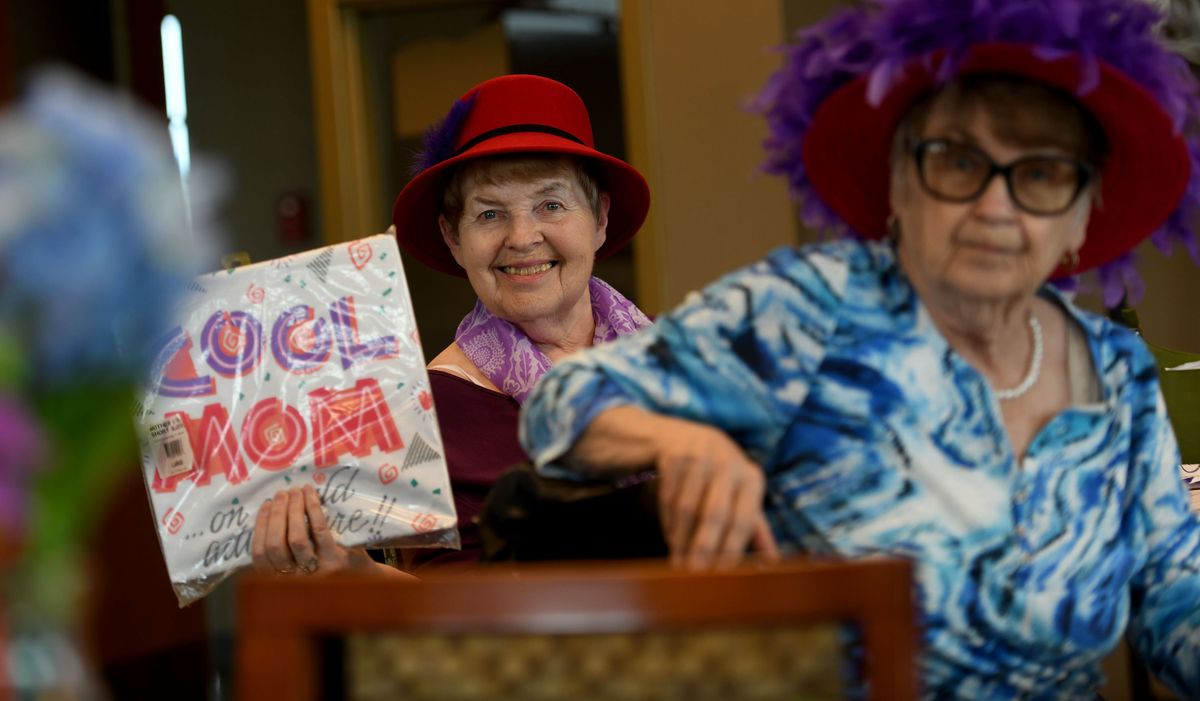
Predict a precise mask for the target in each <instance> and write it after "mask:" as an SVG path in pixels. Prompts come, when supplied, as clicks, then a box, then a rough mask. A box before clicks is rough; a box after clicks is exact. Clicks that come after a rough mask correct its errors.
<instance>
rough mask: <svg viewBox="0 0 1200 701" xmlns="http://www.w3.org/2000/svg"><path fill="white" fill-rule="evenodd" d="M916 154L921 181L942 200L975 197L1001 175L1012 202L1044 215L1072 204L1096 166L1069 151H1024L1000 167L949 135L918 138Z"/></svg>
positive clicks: (1051, 213)
mask: <svg viewBox="0 0 1200 701" xmlns="http://www.w3.org/2000/svg"><path fill="white" fill-rule="evenodd" d="M912 156H913V160H915V161H916V163H917V174H918V176H919V177H920V180H921V186H922V187H924V188H925V191H926V192H928V193H929V194H930V195H932V196H934V197H936V198H938V199H940V200H945V201H946V202H970V201H971V200H974V199H975V198H977V197H979V196H980V195H982V194H983V191H984V190H985V189H987V186H988V183H990V182H991V181H992V178H994V177H995V176H996V175H1002V176H1004V183H1005V185H1007V186H1008V195H1009V197H1011V198H1012V201H1013V204H1015V205H1016V206H1017V207H1018V208H1019V209H1022V210H1024V211H1026V212H1029V213H1030V214H1036V215H1040V216H1053V215H1055V214H1062V213H1063V212H1065V211H1067V210H1068V209H1070V208H1071V205H1072V204H1074V203H1075V200H1076V198H1078V197H1079V193H1081V192H1083V189H1084V188H1085V187H1087V184H1088V181H1089V180H1090V179H1091V177H1092V174H1093V171H1094V169H1093V168H1092V166H1090V165H1088V164H1087V163H1084V162H1083V161H1080V160H1077V159H1075V158H1070V157H1068V156H1025V157H1024V158H1018V159H1017V160H1015V161H1013V162H1012V163H1009V164H1007V165H1003V166H1001V165H997V164H996V162H995V161H993V160H992V159H991V157H990V156H988V155H987V154H986V153H984V152H983V151H982V150H981V149H979V148H977V147H975V146H972V145H970V144H964V143H961V142H958V141H951V140H950V139H925V140H923V141H918V142H917V143H916V144H915V145H914V146H913V147H912Z"/></svg>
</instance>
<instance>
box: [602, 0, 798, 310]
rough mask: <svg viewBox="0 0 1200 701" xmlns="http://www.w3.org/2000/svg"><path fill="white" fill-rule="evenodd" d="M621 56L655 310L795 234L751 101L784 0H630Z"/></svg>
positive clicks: (641, 256)
mask: <svg viewBox="0 0 1200 701" xmlns="http://www.w3.org/2000/svg"><path fill="white" fill-rule="evenodd" d="M621 31H622V39H621V41H622V52H623V59H622V60H623V63H624V66H623V70H624V75H623V77H624V80H625V95H626V122H627V129H628V133H629V141H630V157H631V160H632V161H633V163H634V165H635V166H637V167H638V168H639V169H641V170H642V172H643V173H644V174H645V175H646V177H647V179H648V180H649V182H650V188H651V192H652V194H653V205H652V208H651V209H652V217H651V219H650V221H648V222H647V225H646V227H645V228H643V231H642V233H641V234H640V235H639V236H638V238H637V239H635V244H634V245H635V251H636V256H635V261H636V265H637V275H638V278H637V289H638V296H639V300H640V301H641V303H642V304H643V305H645V307H646V309H647V310H648V311H651V312H659V311H663V310H664V309H667V308H670V307H672V306H674V305H675V304H677V303H678V302H679V301H680V300H682V298H683V297H684V295H685V294H687V292H689V291H690V290H694V289H697V288H699V287H702V286H703V285H705V284H707V283H709V282H711V281H713V280H714V279H716V278H717V277H718V276H720V275H721V274H722V273H725V272H728V271H730V270H732V269H734V268H736V267H738V266H741V265H744V264H746V263H748V262H751V261H753V260H755V259H757V258H760V257H761V256H762V255H763V254H764V253H766V252H767V251H768V250H770V249H771V248H774V247H776V246H779V245H783V244H790V243H794V242H795V241H796V237H797V234H796V225H795V223H794V216H793V214H792V207H791V204H790V202H789V200H788V197H787V193H786V187H785V184H784V183H783V181H782V180H781V179H779V178H773V177H767V176H764V175H761V174H759V172H758V165H759V163H760V161H761V160H762V157H763V150H762V146H761V142H762V139H763V136H764V135H765V133H766V127H765V123H764V121H763V119H762V118H761V117H760V116H758V115H755V114H753V113H751V112H749V111H748V110H747V109H746V106H745V103H746V101H747V100H748V98H750V97H751V96H753V95H754V94H755V93H756V92H757V91H758V90H759V88H760V87H761V86H762V84H763V81H764V80H765V79H766V77H767V76H768V75H769V74H770V73H771V71H773V70H774V69H775V68H776V67H777V66H778V61H779V57H778V55H776V54H774V53H771V52H770V51H769V50H768V49H769V48H770V47H773V46H777V45H779V44H780V43H781V41H782V40H783V36H784V30H783V17H782V11H781V8H780V5H779V3H778V2H766V1H759V0H756V1H754V2H742V3H730V2H727V0H690V1H688V2H683V1H682V0H678V1H676V0H626V1H625V3H624V4H623V5H622V27H621Z"/></svg>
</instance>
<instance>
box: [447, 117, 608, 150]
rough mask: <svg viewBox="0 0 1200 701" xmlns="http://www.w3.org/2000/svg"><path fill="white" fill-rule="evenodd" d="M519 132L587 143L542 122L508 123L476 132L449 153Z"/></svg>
mask: <svg viewBox="0 0 1200 701" xmlns="http://www.w3.org/2000/svg"><path fill="white" fill-rule="evenodd" d="M520 132H536V133H538V134H550V135H551V136H559V137H562V138H564V139H567V140H569V141H574V142H575V143H577V144H579V145H580V146H587V144H585V143H583V139H580V138H579V137H578V136H575V135H574V134H572V133H571V132H569V131H563V130H562V129H556V128H554V127H548V126H546V125H544V124H510V125H508V126H506V127H498V128H496V129H489V130H488V131H485V132H483V133H482V134H476V135H475V136H474V137H473V138H472V139H471V140H470V141H468V142H467V143H465V144H463V145H462V146H459V147H458V148H457V149H455V151H454V153H452V154H451V155H450V158H454V157H455V156H458V155H461V154H462V153H464V152H466V151H469V150H470V149H472V148H474V147H475V146H476V145H478V144H480V143H482V142H484V141H487V140H488V139H494V138H496V137H497V136H504V135H505V134H517V133H520Z"/></svg>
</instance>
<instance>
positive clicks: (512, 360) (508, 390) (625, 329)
mask: <svg viewBox="0 0 1200 701" xmlns="http://www.w3.org/2000/svg"><path fill="white" fill-rule="evenodd" d="M588 293H589V294H590V295H591V298H592V319H594V320H595V322H596V332H595V334H594V335H593V336H592V343H593V344H595V343H604V342H605V341H611V340H613V339H615V338H617V337H618V336H627V335H629V334H631V333H633V332H634V331H637V330H638V329H641V328H644V327H646V326H650V324H651V321H650V319H649V318H648V317H647V316H646V315H645V314H643V313H642V310H640V309H638V308H637V307H636V306H634V304H633V302H630V301H629V300H628V299H626V298H625V297H624V296H623V295H622V294H621V293H620V292H617V291H616V290H614V289H613V288H612V287H611V286H609V284H608V283H606V282H604V281H603V280H601V279H600V278H597V277H593V278H592V279H591V280H590V281H589V282H588ZM454 342H455V343H457V344H458V347H459V348H461V349H462V350H463V352H464V353H466V354H467V357H468V358H470V359H471V362H472V363H475V367H477V368H479V370H480V371H481V372H483V374H484V375H485V376H486V377H487V378H488V379H489V380H491V381H492V384H494V385H496V386H497V387H499V388H500V390H501V391H502V392H504V393H505V394H507V395H509V396H510V397H512V398H513V399H515V400H517V403H518V404H524V403H525V397H527V396H529V391H530V390H531V389H533V386H534V384H536V383H537V381H538V380H540V379H541V378H542V375H545V374H546V371H547V370H549V369H550V366H551V364H552V363H551V362H550V358H548V357H546V354H545V353H543V352H542V351H541V350H539V349H538V347H537V346H536V345H534V344H533V342H532V341H530V340H529V337H528V336H526V335H525V332H524V331H522V330H521V329H520V328H519V327H518V326H517V325H516V324H513V323H512V322H510V321H505V320H504V319H501V318H500V317H498V316H495V315H493V314H492V313H491V312H489V311H488V310H487V307H485V306H483V302H480V301H478V300H476V302H475V308H474V309H472V310H471V312H470V313H469V314H467V316H466V317H464V318H463V320H462V322H461V323H460V324H459V325H458V331H457V332H455V334H454Z"/></svg>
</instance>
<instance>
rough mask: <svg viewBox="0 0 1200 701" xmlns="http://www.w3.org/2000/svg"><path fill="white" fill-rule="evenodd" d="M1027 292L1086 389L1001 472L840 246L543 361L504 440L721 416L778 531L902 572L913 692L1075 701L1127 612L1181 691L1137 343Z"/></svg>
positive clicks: (930, 333) (874, 249)
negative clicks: (1047, 310) (917, 637)
mask: <svg viewBox="0 0 1200 701" xmlns="http://www.w3.org/2000/svg"><path fill="white" fill-rule="evenodd" d="M1043 294H1044V295H1046V296H1047V297H1049V298H1050V299H1051V300H1053V301H1056V302H1057V303H1059V304H1060V305H1062V307H1063V308H1064V309H1065V310H1066V311H1067V312H1068V313H1069V314H1070V315H1071V316H1072V317H1073V318H1074V319H1075V320H1076V321H1077V322H1078V323H1079V324H1080V325H1081V326H1082V327H1083V330H1084V334H1085V336H1086V338H1087V343H1088V348H1089V350H1090V352H1091V357H1092V361H1093V363H1094V366H1095V368H1096V371H1097V372H1098V374H1099V380H1100V386H1101V390H1102V393H1103V400H1102V401H1101V402H1100V403H1098V404H1092V405H1075V406H1072V407H1070V408H1068V409H1067V410H1065V411H1063V412H1062V413H1061V414H1059V415H1057V416H1055V417H1054V418H1053V419H1052V420H1051V421H1050V422H1049V423H1048V424H1046V425H1045V426H1044V427H1043V428H1042V429H1041V431H1040V432H1039V433H1038V434H1037V435H1036V436H1035V437H1034V439H1033V441H1032V442H1031V444H1030V445H1029V449H1028V454H1027V455H1026V456H1025V458H1024V459H1023V460H1021V461H1020V462H1019V464H1018V461H1017V459H1016V457H1015V456H1014V454H1013V452H1012V448H1011V444H1010V443H1009V441H1008V437H1007V434H1006V433H1005V429H1004V425H1003V422H1002V419H1001V413H1000V407H999V404H998V403H997V400H996V398H995V395H994V394H993V392H992V390H991V388H990V387H989V385H988V383H987V382H986V381H985V380H984V378H983V376H982V375H980V373H979V372H977V371H976V370H975V369H974V368H972V367H971V366H970V365H969V364H967V362H966V361H965V360H963V358H962V357H961V356H959V355H958V354H957V353H956V352H955V351H953V350H952V349H951V348H950V347H949V345H948V344H947V343H946V341H945V339H944V338H943V337H942V336H941V334H940V333H939V332H938V331H937V330H936V328H935V327H934V326H933V324H932V322H931V320H930V317H929V315H928V313H927V311H926V309H925V308H924V306H923V305H922V304H921V302H920V300H919V299H918V298H917V296H916V294H915V293H914V291H913V288H912V287H911V286H910V284H909V283H908V281H907V279H906V278H905V277H904V275H903V273H902V272H901V271H900V269H899V267H898V266H897V265H896V261H895V256H894V252H893V250H892V249H891V247H890V246H888V245H886V244H878V243H876V244H862V243H856V242H851V241H837V242H829V243H825V244H821V245H817V246H812V247H808V248H805V249H802V250H795V249H781V250H778V251H775V252H774V253H772V254H771V255H770V256H769V257H768V258H766V259H765V260H763V261H761V262H759V263H757V264H755V265H752V266H750V267H748V268H746V269H743V270H741V271H738V272H735V273H733V274H731V275H729V276H727V277H725V278H724V279H722V280H720V281H719V282H717V283H716V284H713V285H711V286H710V287H708V288H706V289H705V290H704V291H703V292H702V293H700V294H698V295H693V296H692V297H691V298H690V299H689V300H688V301H686V302H685V303H684V304H683V305H682V306H681V307H679V308H678V309H677V310H675V311H674V312H672V313H670V314H668V315H666V316H664V317H661V318H660V319H659V320H658V322H657V324H656V326H655V327H654V328H652V329H647V330H646V331H644V332H642V333H640V334H638V335H636V336H632V337H627V338H625V339H622V340H619V341H617V342H615V343H611V344H606V345H604V346H600V347H596V348H593V349H590V350H589V351H588V352H586V353H582V354H579V355H576V356H575V357H573V358H571V359H569V360H565V361H563V362H561V363H559V364H558V365H557V366H555V367H554V369H553V370H552V371H551V372H550V373H549V374H548V375H546V377H545V378H544V379H543V380H542V382H541V383H540V384H539V385H538V387H537V388H536V389H535V391H534V394H533V395H532V396H531V398H530V400H529V401H528V402H527V403H526V404H525V406H524V410H523V420H522V442H523V444H524V445H525V448H526V450H527V451H528V453H529V454H530V455H531V456H532V457H533V458H534V460H535V461H536V463H537V464H538V465H539V466H542V467H543V468H544V467H545V466H546V465H547V464H548V463H550V462H551V461H553V460H554V459H556V458H558V457H559V456H561V455H562V454H563V453H565V452H566V451H567V449H568V448H569V447H570V446H571V445H572V443H573V442H574V440H575V439H576V437H577V436H578V435H579V433H580V431H581V430H582V429H583V428H584V427H585V426H586V425H587V424H588V423H589V422H590V421H591V419H592V418H593V417H594V416H595V415H596V414H597V413H598V412H600V411H602V410H604V409H607V408H610V407H614V406H618V405H623V404H636V405H640V406H642V407H646V408H649V409H651V410H653V411H657V412H661V413H666V414H670V415H674V416H678V417H683V418H688V419H693V420H696V421H701V422H705V423H708V424H712V425H715V426H718V427H720V428H722V429H724V430H725V431H726V432H727V433H728V434H729V435H730V436H731V437H733V439H734V440H736V441H737V442H738V443H739V444H740V445H741V446H742V448H743V449H744V450H745V451H746V453H747V455H749V456H750V458H751V459H752V460H754V461H756V462H757V463H759V464H761V465H762V466H763V469H764V471H765V472H766V476H767V498H766V511H767V516H768V518H769V519H770V521H771V524H772V527H773V529H774V532H775V535H776V537H777V538H778V539H779V542H780V543H781V545H783V546H784V547H790V548H793V549H803V550H807V551H810V552H818V553H829V552H834V553H837V554H840V555H844V556H850V557H854V556H865V555H871V554H876V553H884V554H888V555H899V556H907V557H911V558H913V559H914V560H915V561H916V562H917V579H918V589H919V592H920V606H921V608H922V611H923V621H922V622H923V625H924V630H925V646H926V652H925V655H924V658H923V662H922V663H923V681H924V684H925V688H926V694H927V696H928V697H930V698H961V699H976V700H978V699H1011V698H1018V697H1020V698H1069V699H1086V698H1094V696H1095V691H1096V689H1097V688H1098V686H1099V685H1100V683H1101V674H1100V671H1099V661H1100V660H1101V659H1102V658H1103V657H1104V656H1105V655H1106V654H1107V653H1108V652H1109V651H1111V650H1112V649H1113V647H1114V646H1115V645H1116V644H1117V642H1118V641H1119V639H1120V636H1121V635H1122V633H1123V632H1124V631H1125V628H1126V624H1127V623H1128V624H1129V625H1130V626H1131V631H1132V635H1133V640H1134V643H1135V645H1136V646H1137V648H1138V649H1139V651H1140V652H1141V653H1142V654H1143V656H1144V657H1145V658H1146V660H1147V661H1148V663H1149V664H1150V666H1151V667H1152V668H1153V669H1154V670H1156V672H1157V673H1158V674H1159V676H1160V677H1161V678H1162V679H1163V680H1164V681H1166V682H1167V683H1168V684H1170V685H1171V686H1173V687H1175V688H1176V689H1179V690H1181V691H1183V692H1184V693H1185V694H1186V695H1187V698H1200V521H1198V520H1197V518H1196V516H1195V515H1193V513H1192V512H1191V511H1190V510H1189V507H1188V503H1187V497H1186V494H1185V489H1184V486H1183V484H1182V482H1181V480H1180V477H1179V467H1178V463H1179V451H1178V447H1177V444H1176V441H1175V437H1174V435H1173V434H1172V432H1171V427H1170V425H1169V423H1168V422H1167V417H1166V412H1165V408H1164V405H1163V401H1162V397H1161V394H1160V392H1159V389H1158V380H1157V375H1156V370H1155V365H1154V362H1153V359H1152V356H1151V355H1150V353H1149V352H1148V351H1147V350H1146V348H1145V346H1144V345H1143V344H1142V342H1141V340H1140V339H1138V337H1137V336H1136V335H1134V334H1133V333H1131V332H1130V331H1129V330H1127V329H1125V328H1124V327H1121V326H1118V325H1116V324H1113V323H1110V322H1109V321H1107V320H1106V319H1104V318H1102V317H1099V316H1096V315H1093V314H1089V313H1086V312H1083V311H1080V310H1078V309H1076V308H1075V307H1073V306H1072V305H1071V304H1070V303H1068V302H1067V301H1066V300H1064V299H1062V298H1061V297H1060V296H1059V295H1058V294H1057V293H1056V292H1054V291H1053V290H1051V289H1046V290H1044V291H1043Z"/></svg>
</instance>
